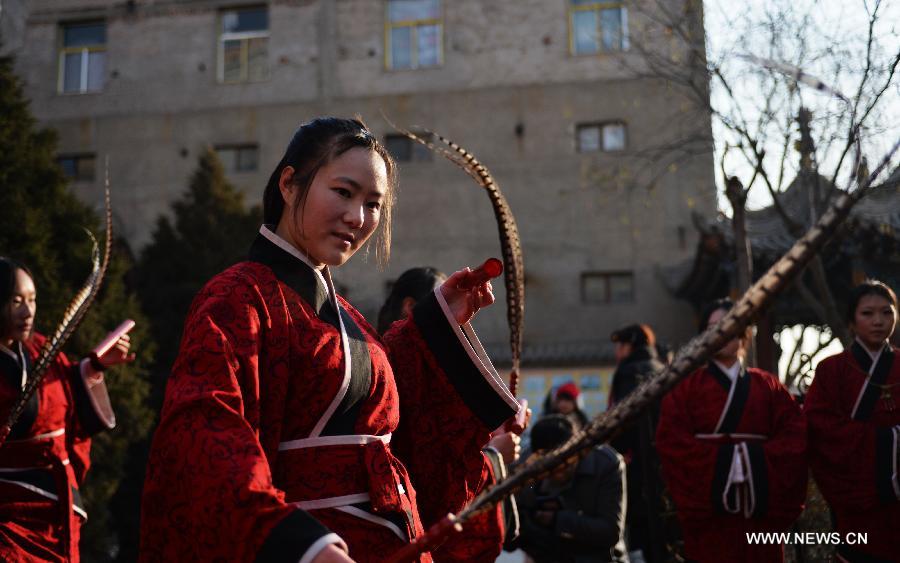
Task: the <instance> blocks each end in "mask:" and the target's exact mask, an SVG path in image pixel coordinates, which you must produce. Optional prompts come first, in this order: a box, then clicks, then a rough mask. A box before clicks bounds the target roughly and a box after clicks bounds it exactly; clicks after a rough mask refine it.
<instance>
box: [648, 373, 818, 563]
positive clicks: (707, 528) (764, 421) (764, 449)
mask: <svg viewBox="0 0 900 563" xmlns="http://www.w3.org/2000/svg"><path fill="white" fill-rule="evenodd" d="M656 446H657V448H658V450H659V457H660V461H661V463H662V470H663V476H664V478H665V479H666V482H667V484H668V486H669V491H670V492H671V494H672V499H673V500H674V502H675V506H676V509H677V510H678V517H679V520H680V522H681V525H682V528H683V532H684V550H685V556H686V557H687V558H688V559H691V560H696V561H701V562H706V561H709V562H721V561H729V562H747V563H758V562H765V561H782V560H783V557H784V554H783V547H782V546H781V545H762V544H750V543H749V542H748V540H747V537H746V535H745V534H746V533H748V532H783V531H786V530H787V529H788V527H789V526H790V525H791V524H792V523H793V522H794V520H795V519H796V518H797V516H799V514H800V511H801V510H802V508H803V501H804V499H805V498H806V481H807V464H806V423H805V421H804V419H803V415H802V413H801V412H800V408H799V407H798V406H797V404H796V403H795V402H794V399H793V398H792V397H791V396H790V394H788V392H787V390H786V389H785V388H784V386H783V385H782V384H781V383H780V382H779V381H778V379H777V378H776V377H775V376H774V375H772V374H770V373H767V372H765V371H762V370H758V369H753V368H751V369H748V370H746V371H743V372H742V373H741V374H740V375H739V377H737V378H735V380H734V381H732V380H731V379H729V377H728V376H727V375H725V374H724V373H723V371H722V370H721V369H719V367H718V366H717V365H716V364H715V363H712V362H711V363H710V364H709V366H708V367H706V368H703V369H699V370H697V371H696V372H694V373H693V374H691V375H690V376H688V377H687V379H685V380H684V381H682V382H681V383H679V384H678V386H677V387H676V388H675V389H674V390H672V392H671V393H669V394H668V395H667V396H666V397H665V398H664V399H663V402H662V410H661V412H660V421H659V428H658V430H657V434H656ZM739 460H743V463H742V467H744V468H745V476H746V477H748V480H747V485H743V486H740V485H737V484H736V482H737V481H738V479H736V478H735V474H733V473H732V469H733V464H734V463H735V462H737V461H739Z"/></svg>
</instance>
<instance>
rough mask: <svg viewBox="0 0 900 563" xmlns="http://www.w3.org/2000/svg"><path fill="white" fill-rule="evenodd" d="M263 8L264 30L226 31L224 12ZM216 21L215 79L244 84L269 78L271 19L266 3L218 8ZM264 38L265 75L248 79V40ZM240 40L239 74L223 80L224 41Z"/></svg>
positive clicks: (222, 81) (220, 81)
mask: <svg viewBox="0 0 900 563" xmlns="http://www.w3.org/2000/svg"><path fill="white" fill-rule="evenodd" d="M260 9H262V10H265V12H266V29H265V31H240V32H226V31H224V30H223V29H222V28H223V25H224V20H225V15H226V14H231V13H235V12H248V11H250V10H260ZM216 22H217V26H216V27H217V32H218V33H217V38H216V45H217V53H216V80H217V81H218V82H219V84H246V83H248V82H251V83H252V82H263V81H265V80H268V78H269V59H268V57H269V39H270V37H271V36H272V26H271V20H270V19H269V6H268V5H266V4H256V5H249V6H240V7H229V8H223V9H221V10H219V13H218V17H217V18H216ZM262 38H265V39H266V72H265V76H264V77H262V78H259V79H253V80H251V79H250V48H249V44H250V40H251V39H262ZM226 41H240V42H241V55H240V56H241V76H240V78H238V79H237V80H225V42H226Z"/></svg>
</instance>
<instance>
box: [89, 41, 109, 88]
mask: <svg viewBox="0 0 900 563" xmlns="http://www.w3.org/2000/svg"><path fill="white" fill-rule="evenodd" d="M87 71H88V72H87V90H88V91H90V92H97V91H99V90H102V89H103V78H104V76H106V52H105V51H92V52H90V53H88V69H87Z"/></svg>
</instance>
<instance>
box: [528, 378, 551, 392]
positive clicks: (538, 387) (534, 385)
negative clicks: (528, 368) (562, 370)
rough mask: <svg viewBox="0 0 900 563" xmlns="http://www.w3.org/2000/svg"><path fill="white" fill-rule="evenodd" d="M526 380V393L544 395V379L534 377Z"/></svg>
mask: <svg viewBox="0 0 900 563" xmlns="http://www.w3.org/2000/svg"><path fill="white" fill-rule="evenodd" d="M524 379H525V386H524V387H525V392H526V393H543V392H544V390H545V389H546V383H545V382H544V378H543V377H540V376H534V377H526V378H524Z"/></svg>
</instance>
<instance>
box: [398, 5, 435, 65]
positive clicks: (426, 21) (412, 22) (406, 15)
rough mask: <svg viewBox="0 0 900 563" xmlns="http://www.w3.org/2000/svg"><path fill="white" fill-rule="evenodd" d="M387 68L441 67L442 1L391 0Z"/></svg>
mask: <svg viewBox="0 0 900 563" xmlns="http://www.w3.org/2000/svg"><path fill="white" fill-rule="evenodd" d="M384 35H385V65H386V66H387V68H390V69H395V70H400V69H411V68H427V67H434V66H438V65H439V64H441V59H442V58H443V52H442V49H441V45H442V44H443V25H442V23H441V2H440V0H388V5H387V23H386V25H385V34H384Z"/></svg>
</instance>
